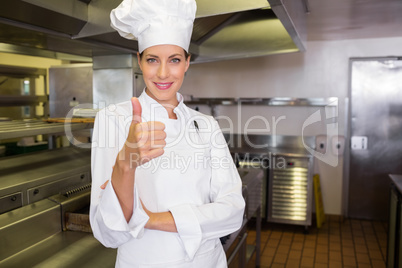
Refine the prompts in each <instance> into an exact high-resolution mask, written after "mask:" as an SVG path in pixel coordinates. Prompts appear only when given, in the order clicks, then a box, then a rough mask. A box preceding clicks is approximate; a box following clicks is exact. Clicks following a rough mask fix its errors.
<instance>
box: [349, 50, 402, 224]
mask: <svg viewBox="0 0 402 268" xmlns="http://www.w3.org/2000/svg"><path fill="white" fill-rule="evenodd" d="M350 71H351V76H350V77H351V87H350V100H351V110H350V137H349V138H350V142H351V148H350V162H349V198H348V212H347V214H348V216H349V217H351V218H359V219H373V220H387V219H388V208H389V192H390V179H389V177H388V174H402V60H398V59H395V58H392V59H391V58H379V59H353V60H351V68H350Z"/></svg>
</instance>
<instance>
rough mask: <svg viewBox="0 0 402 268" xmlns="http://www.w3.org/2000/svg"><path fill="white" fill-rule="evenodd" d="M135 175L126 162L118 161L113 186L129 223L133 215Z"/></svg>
mask: <svg viewBox="0 0 402 268" xmlns="http://www.w3.org/2000/svg"><path fill="white" fill-rule="evenodd" d="M134 175H135V169H133V168H130V167H126V166H125V165H124V162H122V161H119V160H116V164H115V166H114V167H113V172H112V185H113V189H114V191H115V193H116V196H117V198H118V200H119V203H120V207H121V209H122V211H123V214H124V217H125V219H126V221H127V222H129V221H130V219H131V216H132V215H133V204H134V190H133V189H134V181H135V179H134Z"/></svg>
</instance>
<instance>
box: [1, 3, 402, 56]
mask: <svg viewBox="0 0 402 268" xmlns="http://www.w3.org/2000/svg"><path fill="white" fill-rule="evenodd" d="M196 1H197V6H198V8H197V15H196V20H195V23H194V31H193V36H192V42H191V46H190V52H191V53H192V54H193V58H192V61H193V62H207V61H216V60H225V59H236V58H244V57H256V56H265V55H272V54H278V53H289V52H299V51H304V50H305V42H306V40H311V41H314V40H343V39H359V38H382V37H396V36H402V16H401V15H400V14H402V0H381V1H378V0H376V1H374V0H336V1H333V0H332V1H331V0H269V3H268V2H267V1H266V0H220V1H216V0H196ZM119 2H120V0H92V1H91V0H63V1H54V0H13V1H6V2H4V1H3V3H2V8H1V9H0V52H9V53H19V54H31V55H37V56H43V57H51V58H60V59H69V60H76V61H91V58H92V57H93V56H98V55H111V54H122V53H136V51H137V43H136V41H132V40H126V39H124V38H121V37H120V36H119V35H118V34H117V32H116V31H114V30H113V29H112V28H111V27H110V25H109V13H110V10H111V9H112V8H114V7H116V6H117V5H118V4H119Z"/></svg>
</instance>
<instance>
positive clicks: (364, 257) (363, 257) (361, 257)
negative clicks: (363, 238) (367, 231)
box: [356, 253, 370, 264]
mask: <svg viewBox="0 0 402 268" xmlns="http://www.w3.org/2000/svg"><path fill="white" fill-rule="evenodd" d="M356 259H357V263H358V264H361V263H370V257H369V255H368V254H364V253H356Z"/></svg>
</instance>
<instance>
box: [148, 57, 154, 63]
mask: <svg viewBox="0 0 402 268" xmlns="http://www.w3.org/2000/svg"><path fill="white" fill-rule="evenodd" d="M147 62H148V63H154V62H156V59H154V58H149V59H147Z"/></svg>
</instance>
